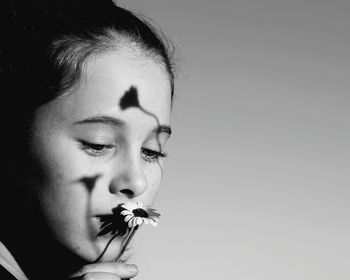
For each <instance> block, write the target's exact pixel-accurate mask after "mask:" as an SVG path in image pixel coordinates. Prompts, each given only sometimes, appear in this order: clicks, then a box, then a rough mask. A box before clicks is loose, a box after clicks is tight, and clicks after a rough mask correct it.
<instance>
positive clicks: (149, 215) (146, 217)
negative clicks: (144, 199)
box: [121, 201, 160, 228]
mask: <svg viewBox="0 0 350 280" xmlns="http://www.w3.org/2000/svg"><path fill="white" fill-rule="evenodd" d="M122 207H123V208H124V209H125V210H123V211H122V212H121V215H123V216H125V218H124V221H125V222H126V223H128V226H129V227H130V228H133V227H135V226H140V225H142V224H143V223H145V224H146V225H148V224H151V225H153V226H157V223H158V221H159V217H160V214H158V213H157V212H156V211H155V210H154V209H151V208H148V209H144V208H143V204H142V203H141V202H139V201H137V202H127V203H124V204H123V205H122Z"/></svg>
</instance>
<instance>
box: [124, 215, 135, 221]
mask: <svg viewBox="0 0 350 280" xmlns="http://www.w3.org/2000/svg"><path fill="white" fill-rule="evenodd" d="M133 217H134V216H133V215H128V216H126V217H125V218H124V222H128V221H129V220H130V219H132V218H133Z"/></svg>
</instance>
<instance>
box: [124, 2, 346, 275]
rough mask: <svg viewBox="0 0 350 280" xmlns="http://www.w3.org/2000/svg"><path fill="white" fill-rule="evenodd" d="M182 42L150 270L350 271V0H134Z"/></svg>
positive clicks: (142, 237) (146, 232) (146, 230)
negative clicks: (157, 225)
mask: <svg viewBox="0 0 350 280" xmlns="http://www.w3.org/2000/svg"><path fill="white" fill-rule="evenodd" d="M119 3H120V4H121V5H122V6H124V7H127V8H129V9H132V10H135V11H136V12H142V13H143V14H145V15H146V16H148V17H151V18H152V19H154V20H155V22H156V24H158V25H159V26H161V28H162V30H163V31H164V32H165V33H166V34H167V35H168V36H169V37H170V38H171V39H172V40H173V41H174V42H175V45H177V57H178V58H180V59H179V63H178V65H179V68H180V71H179V74H178V79H177V97H176V99H175V103H174V109H173V128H174V135H173V137H172V139H171V140H170V143H169V145H168V149H167V151H168V152H169V158H168V159H167V162H166V170H165V178H164V183H163V188H162V190H161V192H160V194H159V197H158V201H157V203H156V205H155V207H156V208H157V209H158V210H159V211H160V212H161V213H162V214H163V216H162V219H161V221H160V224H159V227H158V228H156V229H155V228H153V227H148V226H145V227H143V228H142V229H141V230H140V232H139V233H138V235H137V236H136V239H135V243H134V250H133V252H134V253H133V254H134V259H135V261H136V262H137V264H138V265H139V267H140V276H139V277H138V278H139V279H150V280H151V279H152V280H163V279H167V280H178V279H208V280H209V279H211V280H212V279H239V280H265V279H266V280H275V279H276V280H281V279H282V280H288V279H291V280H295V279H298V280H310V279H311V280H323V279H324V280H326V279H327V280H328V279H337V280H342V279H344V280H345V279H350V240H349V239H350V203H349V202H350V184H349V183H350V175H349V173H350V172H349V169H350V148H349V143H350V130H349V129H350V110H349V105H350V93H349V86H350V82H349V80H350V79H349V74H350V71H349V70H350V54H349V52H350V1H348V0H343V1H342V0H332V1H330V0H328V1H324V0H289V1H286V0H281V1H278V0H275V1H273V0H238V1H234V0H232V1H229V0H226V1H225V0H216V1H207V0H201V1H199V0H198V1H195V0H177V1H161V0H149V1H141V0H128V1H119Z"/></svg>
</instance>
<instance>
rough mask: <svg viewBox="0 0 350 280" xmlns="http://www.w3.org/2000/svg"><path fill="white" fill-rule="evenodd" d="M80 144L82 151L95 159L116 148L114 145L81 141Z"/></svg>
mask: <svg viewBox="0 0 350 280" xmlns="http://www.w3.org/2000/svg"><path fill="white" fill-rule="evenodd" d="M80 143H81V149H82V150H83V151H84V152H86V153H87V154H88V155H90V156H93V157H100V156H103V155H105V154H106V153H108V152H109V151H110V150H112V149H113V148H114V145H106V144H96V143H90V142H86V141H80Z"/></svg>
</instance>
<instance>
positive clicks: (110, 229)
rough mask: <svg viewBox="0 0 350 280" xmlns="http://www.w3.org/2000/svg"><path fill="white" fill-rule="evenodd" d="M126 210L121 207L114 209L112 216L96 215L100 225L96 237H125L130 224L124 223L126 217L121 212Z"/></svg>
mask: <svg viewBox="0 0 350 280" xmlns="http://www.w3.org/2000/svg"><path fill="white" fill-rule="evenodd" d="M122 210H124V209H123V208H122V207H121V206H117V207H115V208H113V209H112V213H111V214H103V215H96V220H97V224H98V225H99V229H98V233H97V235H96V237H99V236H104V235H116V236H124V235H126V233H127V232H128V230H129V228H128V224H127V223H126V222H125V221H124V216H123V215H121V214H120V212H121V211H122Z"/></svg>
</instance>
